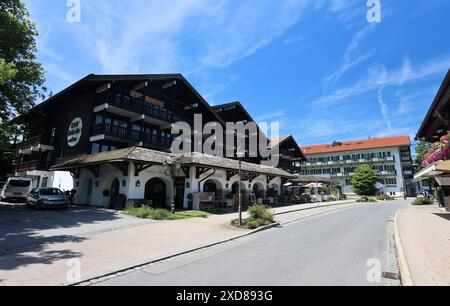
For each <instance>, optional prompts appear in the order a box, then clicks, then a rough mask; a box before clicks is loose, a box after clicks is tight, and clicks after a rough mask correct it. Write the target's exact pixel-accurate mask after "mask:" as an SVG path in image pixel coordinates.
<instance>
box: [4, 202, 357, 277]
mask: <svg viewBox="0 0 450 306" xmlns="http://www.w3.org/2000/svg"><path fill="white" fill-rule="evenodd" d="M348 203H352V202H351V201H341V202H330V203H321V204H304V205H296V206H289V207H281V208H275V209H274V212H275V214H280V213H281V214H285V213H287V212H289V211H303V212H305V211H308V210H311V214H314V213H313V211H314V210H315V209H316V208H327V209H328V210H333V209H332V207H333V206H336V205H338V206H337V207H336V209H339V207H341V206H340V205H350V204H348ZM237 217H238V216H237V213H233V214H226V215H211V216H210V217H208V218H197V219H189V220H181V221H161V222H155V223H151V224H144V225H140V226H134V227H129V228H124V229H118V230H114V231H110V232H102V233H98V234H95V235H92V236H89V237H81V236H80V237H79V238H80V239H78V240H75V241H65V242H61V241H55V242H53V243H49V244H45V245H43V246H42V247H41V248H40V249H38V250H33V251H24V252H19V253H14V254H6V255H2V256H0V286H8V285H67V284H69V282H68V279H67V275H68V273H69V271H71V270H70V269H71V267H73V265H74V261H73V260H74V259H75V260H79V263H80V267H81V277H82V280H86V279H90V278H94V277H98V276H101V275H104V274H108V273H113V272H115V271H119V270H123V269H126V268H128V267H133V266H137V265H141V264H145V263H148V262H151V261H155V260H158V259H161V258H166V257H170V256H173V255H176V254H179V253H182V252H186V251H189V250H192V249H197V248H201V247H204V246H208V245H211V244H214V243H217V242H220V241H223V240H228V239H233V238H237V237H239V236H242V235H245V234H247V233H249V232H250V231H248V230H245V229H239V228H234V227H231V226H229V223H230V222H231V220H232V219H236V218H237ZM276 219H277V217H276ZM75 264H76V262H75Z"/></svg>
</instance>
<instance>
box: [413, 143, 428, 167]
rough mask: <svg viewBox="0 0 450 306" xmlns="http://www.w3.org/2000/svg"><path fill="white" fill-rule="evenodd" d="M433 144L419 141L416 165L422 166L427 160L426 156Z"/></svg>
mask: <svg viewBox="0 0 450 306" xmlns="http://www.w3.org/2000/svg"><path fill="white" fill-rule="evenodd" d="M430 149H431V144H430V143H429V142H426V141H425V140H419V141H418V142H417V144H416V157H415V159H414V163H415V164H416V165H420V164H421V163H422V162H423V160H424V159H425V155H426V154H427V153H428V151H430ZM419 170H420V169H419Z"/></svg>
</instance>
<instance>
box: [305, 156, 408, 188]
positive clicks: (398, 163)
mask: <svg viewBox="0 0 450 306" xmlns="http://www.w3.org/2000/svg"><path fill="white" fill-rule="evenodd" d="M379 152H390V153H391V156H393V157H394V158H395V169H396V171H397V176H396V179H397V187H386V188H385V189H383V192H386V193H387V194H390V193H391V192H392V193H395V196H397V197H402V196H403V193H402V192H401V189H402V188H403V185H404V183H403V176H402V173H403V168H402V162H401V153H400V148H396V147H394V148H379V149H371V150H364V151H347V152H338V153H333V154H317V155H310V156H308V159H309V158H321V157H324V158H326V157H329V156H343V155H353V154H371V153H379ZM369 164H370V165H392V162H391V163H389V162H388V163H369ZM352 166H353V165H348V167H352ZM354 166H355V167H357V166H358V165H357V164H356V165H354ZM318 168H321V169H328V168H341V172H344V169H345V168H347V166H345V165H323V166H320V167H308V168H305V169H304V170H311V169H318ZM321 176H323V177H328V178H329V177H330V175H321ZM333 179H334V180H336V181H338V182H339V184H340V185H341V186H342V189H343V193H345V194H354V191H353V188H352V186H348V185H345V179H340V178H333Z"/></svg>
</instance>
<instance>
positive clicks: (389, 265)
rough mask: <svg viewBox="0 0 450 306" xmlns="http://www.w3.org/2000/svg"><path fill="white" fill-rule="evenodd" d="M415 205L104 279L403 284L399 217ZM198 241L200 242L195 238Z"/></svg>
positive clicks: (273, 233)
mask: <svg viewBox="0 0 450 306" xmlns="http://www.w3.org/2000/svg"><path fill="white" fill-rule="evenodd" d="M409 203H410V201H395V202H386V203H374V204H361V205H357V206H354V207H349V208H343V209H339V210H335V211H332V212H325V213H323V214H320V215H315V216H311V217H305V218H303V219H301V220H299V221H296V222H293V223H290V224H287V225H285V226H282V227H279V228H274V229H272V230H268V231H265V232H261V233H259V234H256V235H253V236H250V237H246V238H242V239H239V240H236V241H233V242H229V243H226V244H222V245H219V246H216V247H212V248H208V249H205V250H201V251H197V252H193V253H190V254H187V255H183V256H179V257H176V258H172V259H170V260H166V261H163V262H159V263H155V264H151V265H148V266H146V267H143V268H141V269H138V270H132V271H129V272H126V273H123V274H121V275H118V276H114V277H111V278H108V279H104V280H101V281H98V282H96V283H95V285H112V286H119V285H120V286H123V285H125V286H127V285H130V286H140V285H143V286H144V285H145V286H146V285H152V286H298V285H307V286H309V285H324V286H333V285H344V286H347V285H349V286H350V285H358V286H389V285H391V286H392V285H394V286H395V285H399V282H398V281H395V280H391V279H385V278H380V276H381V273H382V272H391V273H398V268H397V261H396V258H395V251H394V245H393V238H392V231H393V229H392V227H393V218H394V215H395V213H396V212H397V211H398V210H399V209H401V208H402V207H404V206H405V205H407V204H409ZM193 239H195V237H193Z"/></svg>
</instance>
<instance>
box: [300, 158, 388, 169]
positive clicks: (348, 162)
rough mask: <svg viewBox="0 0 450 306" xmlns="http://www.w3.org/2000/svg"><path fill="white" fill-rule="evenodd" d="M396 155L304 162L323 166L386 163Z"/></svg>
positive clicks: (309, 164)
mask: <svg viewBox="0 0 450 306" xmlns="http://www.w3.org/2000/svg"><path fill="white" fill-rule="evenodd" d="M394 161H395V157H394V156H390V157H374V158H369V159H365V158H363V159H348V160H339V161H323V162H311V161H309V162H305V163H302V166H303V167H321V166H333V165H353V164H367V163H384V162H394Z"/></svg>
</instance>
